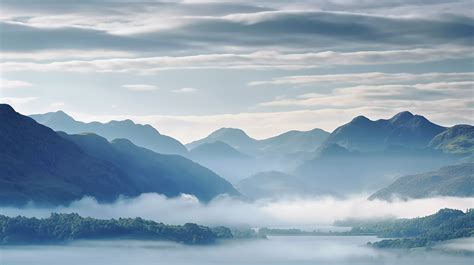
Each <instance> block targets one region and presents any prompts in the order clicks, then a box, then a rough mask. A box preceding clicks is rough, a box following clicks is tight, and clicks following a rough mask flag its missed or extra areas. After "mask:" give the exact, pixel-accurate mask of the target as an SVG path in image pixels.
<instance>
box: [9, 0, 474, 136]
mask: <svg viewBox="0 0 474 265" xmlns="http://www.w3.org/2000/svg"><path fill="white" fill-rule="evenodd" d="M256 3H258V5H257V4H256ZM473 10H474V6H473V1H472V0H466V1H464V0H459V1H456V0H451V1H448V0H445V1H441V0H440V1H436V0H387V1H380V0H362V1H355V0H321V1H310V0H302V1H276V0H268V1H247V0H228V1H227V0H226V1H217V0H216V1H205V0H202V1H201V0H196V1H192V0H189V1H152V0H148V1H147V0H141V1H134V0H128V1H125V0H82V1H77V0H42V1H37V0H0V49H1V58H0V73H1V76H0V85H1V87H0V101H2V102H6V103H9V104H11V105H13V107H15V108H16V110H17V111H19V112H22V113H24V114H32V113H43V112H48V111H56V110H64V111H65V112H67V113H69V114H71V115H72V116H73V117H75V118H76V119H79V120H84V121H91V120H100V121H108V120H110V119H125V118H131V119H132V120H134V121H136V122H140V123H149V124H151V125H153V126H155V127H156V128H157V129H158V130H159V131H160V132H162V133H165V134H168V135H171V136H173V137H175V138H177V139H179V140H181V141H183V142H184V143H187V142H189V141H191V140H195V139H198V138H201V137H204V136H206V135H207V134H209V133H210V132H211V131H213V130H216V129H218V128H220V127H239V128H242V129H244V130H245V131H246V132H248V133H249V135H251V136H253V137H255V138H264V137H268V136H272V135H275V134H278V133H281V132H284V131H287V130H291V129H298V130H309V129H312V128H322V129H325V130H328V131H331V130H333V129H334V128H336V127H337V126H338V125H341V124H342V123H345V122H347V121H349V120H351V119H352V118H353V117H354V116H357V115H366V116H368V117H369V118H372V119H378V118H389V117H390V116H392V115H394V114H395V113H397V112H399V111H403V110H409V111H411V112H413V113H418V114H421V115H424V116H426V117H427V118H429V119H431V120H432V121H434V122H437V123H439V124H441V125H445V126H450V125H453V124H457V123H469V124H472V123H473V121H474V112H473V107H474V88H473V81H474V61H473V58H474V48H473V47H474V46H473V44H474V11H473Z"/></svg>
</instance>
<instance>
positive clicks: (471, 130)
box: [429, 125, 474, 156]
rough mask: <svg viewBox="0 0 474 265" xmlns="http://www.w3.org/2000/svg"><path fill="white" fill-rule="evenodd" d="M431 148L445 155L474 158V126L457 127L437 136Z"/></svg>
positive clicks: (430, 144) (432, 141)
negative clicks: (473, 156)
mask: <svg viewBox="0 0 474 265" xmlns="http://www.w3.org/2000/svg"><path fill="white" fill-rule="evenodd" d="M429 146H430V147H432V148H435V149H439V150H442V151H443V152H445V153H449V154H455V155H461V156H472V155H473V154H474V126H471V125H456V126H453V127H451V128H448V129H447V130H445V131H444V132H442V133H440V134H438V135H436V136H435V137H434V138H433V139H432V140H431V142H430V143H429Z"/></svg>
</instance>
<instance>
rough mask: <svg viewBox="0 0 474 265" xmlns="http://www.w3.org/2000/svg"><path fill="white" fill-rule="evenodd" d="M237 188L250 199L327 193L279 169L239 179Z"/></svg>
mask: <svg viewBox="0 0 474 265" xmlns="http://www.w3.org/2000/svg"><path fill="white" fill-rule="evenodd" d="M237 190H238V191H239V192H240V193H242V195H244V196H246V197H248V198H251V199H259V198H278V197H280V198H281V197H282V196H295V195H298V196H304V195H312V196H314V195H321V194H328V192H323V191H321V190H319V189H318V187H317V185H313V183H308V182H305V181H304V180H302V179H300V178H298V177H296V176H293V175H290V174H286V173H283V172H279V171H265V172H258V173H256V174H254V175H252V176H250V177H248V178H245V179H243V180H241V181H240V182H239V183H238V184H237Z"/></svg>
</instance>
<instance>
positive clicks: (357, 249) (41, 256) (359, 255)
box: [0, 236, 474, 265]
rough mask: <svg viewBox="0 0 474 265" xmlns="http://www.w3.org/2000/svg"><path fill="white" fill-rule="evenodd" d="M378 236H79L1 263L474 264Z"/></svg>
mask: <svg viewBox="0 0 474 265" xmlns="http://www.w3.org/2000/svg"><path fill="white" fill-rule="evenodd" d="M375 240H377V239H376V238H374V237H368V236H357V237H342V236H341V237H335V236H333V237H330V236H299V237H298V236H273V237H269V238H268V240H241V241H237V240H236V241H227V242H222V243H220V244H218V245H213V246H197V247H196V246H183V245H179V244H175V243H168V242H152V241H77V242H74V243H71V244H67V245H60V246H9V247H2V248H1V249H0V264H2V265H13V264H15V265H21V264H36V265H41V264H45V265H46V264H47V265H55V264H58V265H59V264H61V265H63V264H70V265H79V264H80V265H83V264H97V265H99V264H100V265H104V264H114V265H115V264H117V265H119V264H134V265H137V264H141V265H148V264H170V265H176V264H196V265H211V264H212V265H220V264H235V265H237V264H239V265H240V264H245V265H253V264H263V265H265V264H277V265H278V264H284V265H296V264H313V265H314V264H316V265H317V264H324V265H325V264H333V265H345V264H356V265H357V264H360V265H362V264H364V265H366V264H367V265H371V264H373V265H375V264H377V265H380V264H393V265H395V264H397V265H400V264H406V265H418V264H436V265H441V264H443V265H444V264H450V265H456V264H459V265H461V264H473V263H472V261H473V256H472V255H466V254H455V253H453V252H452V251H451V252H446V250H436V251H430V252H425V251H411V252H400V251H395V252H394V251H380V250H375V249H371V248H369V247H366V246H365V243H366V242H368V241H375ZM473 243H474V242H473V241H472V240H468V241H460V242H454V243H453V244H454V245H456V246H457V245H460V244H461V245H463V246H464V247H465V246H466V244H467V246H469V245H470V246H472V244H473ZM453 244H450V246H451V247H452V245H453ZM471 253H472V252H471Z"/></svg>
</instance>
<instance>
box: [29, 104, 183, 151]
mask: <svg viewBox="0 0 474 265" xmlns="http://www.w3.org/2000/svg"><path fill="white" fill-rule="evenodd" d="M30 117H31V118H33V119H35V120H36V121H37V122H39V123H41V124H43V125H46V126H48V127H50V128H52V129H53V130H55V131H63V132H66V133H69V134H79V133H95V134H98V135H100V136H103V137H105V138H107V139H108V140H109V141H111V140H113V139H117V138H126V139H129V140H130V141H132V142H133V143H134V144H136V145H138V146H142V147H145V148H147V149H150V150H152V151H155V152H158V153H162V154H178V155H185V154H186V153H187V149H186V147H185V146H184V145H183V144H181V143H180V142H179V141H178V140H176V139H174V138H172V137H169V136H166V135H162V134H160V133H159V132H158V131H157V130H156V129H155V128H153V127H152V126H150V125H148V124H147V125H141V124H136V123H134V122H133V121H131V120H124V121H110V122H107V123H100V122H90V123H85V122H81V121H76V120H74V119H73V118H72V117H70V116H68V115H67V114H66V113H64V112H62V111H58V112H50V113H45V114H36V115H31V116H30Z"/></svg>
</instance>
